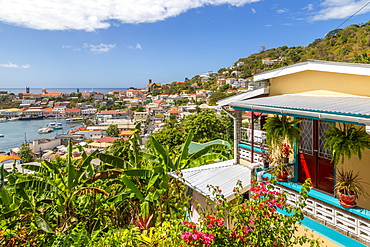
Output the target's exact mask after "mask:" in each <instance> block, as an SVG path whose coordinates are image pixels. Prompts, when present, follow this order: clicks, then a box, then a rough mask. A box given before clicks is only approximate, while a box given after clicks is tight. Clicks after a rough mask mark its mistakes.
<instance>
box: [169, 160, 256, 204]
mask: <svg viewBox="0 0 370 247" xmlns="http://www.w3.org/2000/svg"><path fill="white" fill-rule="evenodd" d="M233 162H234V160H228V161H222V162H218V163H213V164H209V165H203V166H198V167H193V168H188V169H184V170H182V171H181V172H182V176H180V177H179V176H177V175H176V174H175V173H170V175H171V176H173V177H175V178H179V179H180V180H181V181H182V182H183V183H184V184H186V185H187V186H189V187H190V188H192V189H194V190H195V191H197V192H199V193H200V194H202V195H203V196H210V197H211V198H212V199H213V197H214V195H213V193H212V192H213V190H212V188H209V189H208V185H213V186H218V187H219V190H221V191H222V192H221V194H223V195H224V196H225V197H226V199H227V200H231V199H232V198H233V195H234V192H233V190H234V188H235V187H236V184H237V182H238V181H239V180H240V181H241V182H242V186H243V189H242V190H241V193H243V192H244V191H246V190H247V189H248V188H249V185H250V180H251V170H250V169H249V168H248V167H246V166H243V165H239V164H237V165H234V164H233Z"/></svg>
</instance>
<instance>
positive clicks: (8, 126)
mask: <svg viewBox="0 0 370 247" xmlns="http://www.w3.org/2000/svg"><path fill="white" fill-rule="evenodd" d="M52 121H56V122H58V123H62V124H63V129H60V130H55V131H54V132H50V133H46V134H39V133H37V131H38V129H40V128H45V127H47V125H48V124H49V123H50V122H52ZM81 126H82V125H81V124H72V123H66V120H65V119H58V120H56V119H43V120H18V121H7V122H2V123H0V134H3V135H4V137H0V152H9V149H10V148H15V147H19V146H21V145H22V143H23V142H25V141H27V142H31V141H33V140H35V139H42V138H48V139H52V138H54V137H55V136H56V135H60V134H67V132H68V131H69V130H71V129H74V128H78V127H81Z"/></svg>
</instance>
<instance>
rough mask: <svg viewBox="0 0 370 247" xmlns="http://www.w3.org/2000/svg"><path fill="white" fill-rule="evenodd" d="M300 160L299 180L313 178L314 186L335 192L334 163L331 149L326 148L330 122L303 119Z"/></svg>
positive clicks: (301, 124)
mask: <svg viewBox="0 0 370 247" xmlns="http://www.w3.org/2000/svg"><path fill="white" fill-rule="evenodd" d="M301 120H302V122H301V123H300V126H299V127H300V128H301V130H302V133H301V135H300V143H299V162H298V181H299V182H301V183H303V182H304V181H305V180H306V179H307V178H311V182H312V187H314V188H317V189H319V190H322V191H325V192H328V193H331V194H333V191H334V190H333V187H334V181H333V180H332V179H330V177H333V176H334V165H333V163H332V162H331V159H330V150H326V149H325V148H324V145H325V136H326V132H325V130H326V129H328V128H330V126H329V122H327V121H321V120H314V119H305V118H303V119H301Z"/></svg>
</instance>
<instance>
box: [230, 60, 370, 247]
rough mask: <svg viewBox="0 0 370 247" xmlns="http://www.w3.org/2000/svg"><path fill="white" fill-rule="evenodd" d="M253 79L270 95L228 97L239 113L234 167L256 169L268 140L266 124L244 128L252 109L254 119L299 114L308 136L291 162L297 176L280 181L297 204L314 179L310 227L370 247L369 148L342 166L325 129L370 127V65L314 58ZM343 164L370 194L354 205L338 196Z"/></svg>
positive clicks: (302, 138)
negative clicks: (304, 187)
mask: <svg viewBox="0 0 370 247" xmlns="http://www.w3.org/2000/svg"><path fill="white" fill-rule="evenodd" d="M253 83H254V84H255V88H256V90H261V88H263V90H262V91H261V92H263V93H261V94H252V93H251V92H249V96H248V93H247V94H246V95H245V97H244V98H243V96H240V95H238V96H237V97H238V98H234V99H236V101H234V100H232V99H227V100H226V101H224V105H226V103H229V105H231V106H232V107H233V109H234V110H236V111H235V149H236V150H235V151H236V152H235V153H236V155H235V161H234V162H235V164H244V165H247V166H250V164H252V163H253V164H255V163H258V162H260V161H261V150H260V149H259V148H257V147H259V145H260V142H261V140H263V139H264V138H265V136H264V133H263V129H262V128H261V127H260V128H259V129H258V128H257V129H255V126H254V125H251V127H250V129H242V115H243V114H244V113H245V112H253V113H254V114H251V116H252V120H253V118H255V116H260V115H261V114H260V113H268V114H276V115H285V116H289V117H291V118H296V119H300V120H301V123H300V124H299V127H300V129H301V130H302V133H301V134H300V140H299V143H298V144H297V146H296V151H297V152H296V153H295V154H294V160H293V161H292V162H291V164H292V165H291V167H290V170H291V176H290V179H289V181H288V182H281V183H279V185H278V186H279V187H280V189H282V190H284V191H286V192H287V193H288V195H289V198H288V200H290V201H292V202H293V201H295V200H296V198H297V195H298V191H299V189H300V185H301V184H302V183H303V182H304V180H305V179H306V178H311V181H312V190H311V192H310V194H309V195H310V197H309V200H308V201H307V207H306V209H305V213H306V215H307V217H306V220H307V222H309V223H308V224H309V225H311V226H310V228H312V229H314V230H315V231H316V232H319V233H321V234H323V235H326V236H329V237H330V236H331V238H332V239H334V240H335V241H337V243H339V244H341V245H342V246H364V245H363V244H365V245H367V246H369V245H370V176H368V175H367V174H368V172H369V171H370V150H365V151H364V152H363V154H362V159H361V160H359V159H358V158H357V157H353V158H351V159H350V160H345V161H344V163H343V164H342V163H339V164H338V165H337V166H335V165H334V164H333V162H332V160H331V158H332V157H331V151H330V150H327V149H325V148H324V144H325V141H326V139H325V136H326V129H329V128H331V127H330V126H331V124H333V125H337V126H338V125H340V124H343V123H344V124H353V125H354V126H355V127H356V128H364V129H366V128H367V129H368V131H370V64H353V63H338V62H328V61H318V60H308V61H306V62H303V63H299V64H295V65H291V66H286V67H282V68H278V69H274V70H270V71H266V72H263V73H261V74H257V75H255V76H254V82H253ZM266 92H267V93H266ZM264 96H267V97H264ZM225 102H226V103H225ZM262 125H263V121H262V122H261V126H262ZM243 132H245V133H243ZM252 133H253V134H252ZM245 136H249V137H248V138H247V139H245ZM251 136H252V138H251ZM342 167H345V168H346V169H351V170H353V171H354V172H359V173H360V175H361V176H362V180H363V181H364V182H365V183H363V184H362V185H363V187H364V190H365V191H367V192H368V194H369V195H367V196H365V197H364V198H358V200H357V206H356V207H354V208H345V207H343V206H342V205H343V204H340V202H339V201H338V199H337V198H336V193H335V191H334V182H335V180H336V178H337V176H338V170H339V169H340V168H342ZM330 178H334V180H333V179H330ZM346 236H349V237H350V238H348V237H346ZM355 240H356V241H355ZM360 242H361V243H363V244H360Z"/></svg>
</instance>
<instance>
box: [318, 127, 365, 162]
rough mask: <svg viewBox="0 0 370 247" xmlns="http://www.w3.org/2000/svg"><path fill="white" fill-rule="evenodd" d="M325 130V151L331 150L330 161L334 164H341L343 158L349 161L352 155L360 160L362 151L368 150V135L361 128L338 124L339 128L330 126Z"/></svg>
mask: <svg viewBox="0 0 370 247" xmlns="http://www.w3.org/2000/svg"><path fill="white" fill-rule="evenodd" d="M330 126H331V128H330V129H328V130H326V137H325V138H326V142H325V146H324V148H325V149H330V150H331V159H332V161H333V163H334V164H338V163H339V161H341V163H343V161H344V158H345V157H346V158H348V159H350V158H351V157H352V156H353V155H355V156H358V158H359V159H360V160H361V158H362V151H364V150H365V149H367V148H370V135H368V134H367V133H366V131H365V130H364V128H363V127H361V128H355V127H354V125H352V124H344V123H343V124H340V125H339V127H337V126H335V125H333V124H330Z"/></svg>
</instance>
